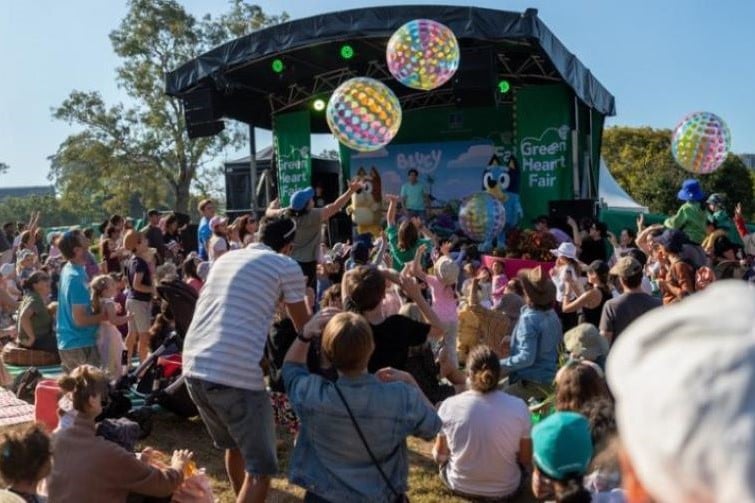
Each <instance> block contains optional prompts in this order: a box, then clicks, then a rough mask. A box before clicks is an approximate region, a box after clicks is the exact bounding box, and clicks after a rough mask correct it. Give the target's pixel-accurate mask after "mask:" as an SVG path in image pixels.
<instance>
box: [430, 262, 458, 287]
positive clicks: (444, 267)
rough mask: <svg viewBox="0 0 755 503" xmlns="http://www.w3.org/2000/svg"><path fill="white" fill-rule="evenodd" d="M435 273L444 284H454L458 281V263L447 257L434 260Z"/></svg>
mask: <svg viewBox="0 0 755 503" xmlns="http://www.w3.org/2000/svg"><path fill="white" fill-rule="evenodd" d="M435 275H436V276H438V279H439V280H440V282H441V283H443V284H444V285H445V286H451V285H455V284H456V282H458V281H459V265H458V264H457V263H456V262H454V261H453V260H451V259H450V258H448V257H440V258H439V259H438V260H436V261H435Z"/></svg>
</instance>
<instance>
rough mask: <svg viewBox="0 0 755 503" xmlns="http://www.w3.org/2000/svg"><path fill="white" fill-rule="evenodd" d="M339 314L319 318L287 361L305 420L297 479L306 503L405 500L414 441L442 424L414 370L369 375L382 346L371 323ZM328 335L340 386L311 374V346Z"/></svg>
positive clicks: (329, 311)
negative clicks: (370, 363) (409, 448)
mask: <svg viewBox="0 0 755 503" xmlns="http://www.w3.org/2000/svg"><path fill="white" fill-rule="evenodd" d="M336 313H338V311H337V310H335V309H333V308H326V309H324V310H322V311H320V312H319V313H318V314H317V315H315V316H314V317H313V318H312V319H311V320H310V321H309V322H308V323H307V324H306V325H305V327H304V330H303V334H300V335H299V336H298V337H297V339H296V340H295V341H294V343H293V344H292V345H291V348H290V349H289V351H288V354H287V355H286V360H285V362H284V364H283V379H284V382H285V386H286V391H287V393H288V398H289V400H290V402H291V404H292V405H293V408H294V410H295V411H296V414H297V415H298V416H299V418H300V420H301V429H300V431H299V437H298V438H297V441H296V446H295V447H294V452H293V455H292V457H291V461H290V470H289V479H290V480H291V482H293V483H295V484H297V485H300V486H302V487H304V488H305V489H306V490H307V495H306V497H305V499H304V501H305V502H315V503H319V502H339V503H340V502H352V501H354V502H357V501H360V502H361V501H371V502H376V503H381V502H386V503H387V502H393V501H401V498H403V495H404V494H405V493H406V491H407V489H408V484H407V480H408V475H409V464H408V456H407V448H406V437H408V436H409V435H416V436H418V437H421V438H424V439H427V440H429V439H431V438H433V437H434V436H435V434H436V433H438V431H440V428H441V420H440V418H439V417H438V414H437V413H436V412H435V409H433V407H432V405H431V404H430V402H429V401H428V400H427V399H426V398H425V396H424V395H423V394H422V391H420V389H419V387H418V386H417V384H416V383H415V382H414V379H413V378H412V377H411V375H409V374H408V373H406V372H401V371H398V370H395V369H392V368H385V369H381V370H379V371H378V372H377V373H376V374H374V375H373V374H369V373H368V372H367V362H368V361H369V359H370V355H371V354H372V351H373V349H374V342H373V340H372V331H371V328H370V325H369V323H367V321H366V320H365V319H364V318H363V317H362V316H360V315H358V314H355V313H338V314H336ZM326 323H327V324H326ZM323 326H324V330H323ZM321 330H322V350H323V353H324V354H325V355H326V356H327V358H328V359H329V360H330V361H331V363H332V364H333V366H334V367H335V368H336V370H337V371H338V381H337V382H336V383H333V382H330V381H327V380H325V379H323V378H322V377H321V376H319V375H315V374H310V373H309V371H308V370H307V366H306V358H307V349H308V347H309V343H310V341H311V340H312V338H313V337H315V336H316V335H317V334H318V333H319V332H320V331H321ZM339 392H340V395H341V396H339ZM347 404H348V408H349V409H351V411H352V413H353V416H354V420H355V421H356V423H357V424H358V426H359V429H361V431H362V433H363V435H364V439H365V440H364V442H366V443H367V445H368V446H369V449H370V451H372V454H373V455H374V457H375V459H376V461H377V463H378V464H379V468H378V466H376V464H375V463H374V462H373V461H372V457H371V456H370V454H369V453H368V451H367V447H366V446H365V443H364V442H363V441H362V439H361V438H360V435H359V433H358V432H357V429H356V426H355V424H354V420H352V418H351V417H350V414H349V412H348V410H347ZM381 470H382V472H383V474H384V475H385V477H386V478H387V480H384V478H383V474H381Z"/></svg>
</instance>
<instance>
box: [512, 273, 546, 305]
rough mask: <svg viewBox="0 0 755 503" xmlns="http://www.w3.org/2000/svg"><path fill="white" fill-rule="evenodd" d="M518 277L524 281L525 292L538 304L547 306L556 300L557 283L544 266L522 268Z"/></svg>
mask: <svg viewBox="0 0 755 503" xmlns="http://www.w3.org/2000/svg"><path fill="white" fill-rule="evenodd" d="M517 277H518V278H519V279H520V280H521V281H522V288H524V293H525V294H526V295H527V297H529V299H530V301H531V302H532V303H533V304H535V305H536V306H547V305H550V304H553V303H554V302H555V301H556V285H555V284H553V281H552V280H551V279H550V278H549V277H548V275H547V274H545V273H544V272H543V268H542V266H537V267H535V268H533V269H520V270H519V272H518V273H517Z"/></svg>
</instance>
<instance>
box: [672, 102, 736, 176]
mask: <svg viewBox="0 0 755 503" xmlns="http://www.w3.org/2000/svg"><path fill="white" fill-rule="evenodd" d="M729 150H731V133H730V132H729V127H728V126H727V125H726V123H725V122H724V121H723V119H721V117H719V116H717V115H715V114H712V113H710V112H696V113H693V114H690V115H688V116H686V117H685V118H684V119H682V121H681V122H680V123H679V124H678V125H677V126H676V128H675V129H674V135H673V137H672V139H671V151H672V153H673V154H674V159H676V162H678V163H679V165H680V166H681V167H683V168H684V169H686V170H687V171H690V172H692V173H696V174H707V173H712V172H713V171H715V170H717V169H718V167H719V166H721V164H722V163H723V162H724V160H725V159H726V156H727V155H728V153H729Z"/></svg>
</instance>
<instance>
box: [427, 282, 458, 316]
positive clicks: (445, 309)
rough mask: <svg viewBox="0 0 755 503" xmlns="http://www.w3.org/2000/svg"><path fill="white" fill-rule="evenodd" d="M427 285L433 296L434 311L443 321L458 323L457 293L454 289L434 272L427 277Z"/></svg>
mask: <svg viewBox="0 0 755 503" xmlns="http://www.w3.org/2000/svg"><path fill="white" fill-rule="evenodd" d="M425 282H426V283H427V286H429V287H430V292H431V293H432V297H433V311H435V314H437V315H438V318H440V321H442V322H443V323H456V322H457V321H458V319H459V318H458V316H457V314H456V295H454V289H453V288H451V287H447V286H446V285H444V284H443V283H441V282H440V280H439V279H438V278H436V277H435V276H434V275H432V274H428V275H427V276H426V277H425Z"/></svg>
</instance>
